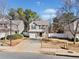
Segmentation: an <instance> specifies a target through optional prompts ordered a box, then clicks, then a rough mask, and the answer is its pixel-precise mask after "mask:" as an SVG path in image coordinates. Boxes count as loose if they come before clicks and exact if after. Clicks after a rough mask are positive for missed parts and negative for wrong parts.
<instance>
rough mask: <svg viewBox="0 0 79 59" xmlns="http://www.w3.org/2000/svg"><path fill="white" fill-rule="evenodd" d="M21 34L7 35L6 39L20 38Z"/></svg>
mask: <svg viewBox="0 0 79 59" xmlns="http://www.w3.org/2000/svg"><path fill="white" fill-rule="evenodd" d="M21 38H23V36H22V35H21V34H14V35H8V36H7V39H21Z"/></svg>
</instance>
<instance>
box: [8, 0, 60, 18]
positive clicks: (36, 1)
mask: <svg viewBox="0 0 79 59" xmlns="http://www.w3.org/2000/svg"><path fill="white" fill-rule="evenodd" d="M60 7H61V0H7V9H10V8H15V9H17V8H23V9H24V10H25V9H31V10H33V11H35V12H37V13H38V14H39V15H40V17H41V18H43V19H50V18H51V16H52V17H55V16H56V11H57V9H58V8H60Z"/></svg>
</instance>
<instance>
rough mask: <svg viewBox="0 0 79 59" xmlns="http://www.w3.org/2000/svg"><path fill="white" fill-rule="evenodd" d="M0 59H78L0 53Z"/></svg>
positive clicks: (26, 53)
mask: <svg viewBox="0 0 79 59" xmlns="http://www.w3.org/2000/svg"><path fill="white" fill-rule="evenodd" d="M0 59H79V58H75V57H64V56H53V55H44V54H36V53H28V52H22V53H21V52H20V53H14V52H13V53H12V52H0Z"/></svg>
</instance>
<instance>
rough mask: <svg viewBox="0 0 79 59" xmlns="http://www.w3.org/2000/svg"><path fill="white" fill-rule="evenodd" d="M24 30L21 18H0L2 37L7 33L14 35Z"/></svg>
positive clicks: (0, 34) (0, 33)
mask: <svg viewBox="0 0 79 59" xmlns="http://www.w3.org/2000/svg"><path fill="white" fill-rule="evenodd" d="M23 30H24V23H23V21H21V20H11V21H10V20H9V19H8V18H6V17H4V18H0V38H2V37H5V35H6V36H7V35H12V34H15V33H16V32H18V33H22V32H23Z"/></svg>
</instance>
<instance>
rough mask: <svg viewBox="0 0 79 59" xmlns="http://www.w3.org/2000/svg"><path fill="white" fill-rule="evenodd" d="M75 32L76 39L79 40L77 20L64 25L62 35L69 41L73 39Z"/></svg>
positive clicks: (78, 21) (78, 20)
mask: <svg viewBox="0 0 79 59" xmlns="http://www.w3.org/2000/svg"><path fill="white" fill-rule="evenodd" d="M77 24H78V26H77ZM76 28H77V30H76ZM75 30H76V37H77V38H79V19H76V20H73V21H72V22H71V23H70V24H69V25H66V26H65V27H64V33H65V34H66V35H67V38H70V39H71V38H74V36H73V34H75Z"/></svg>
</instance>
